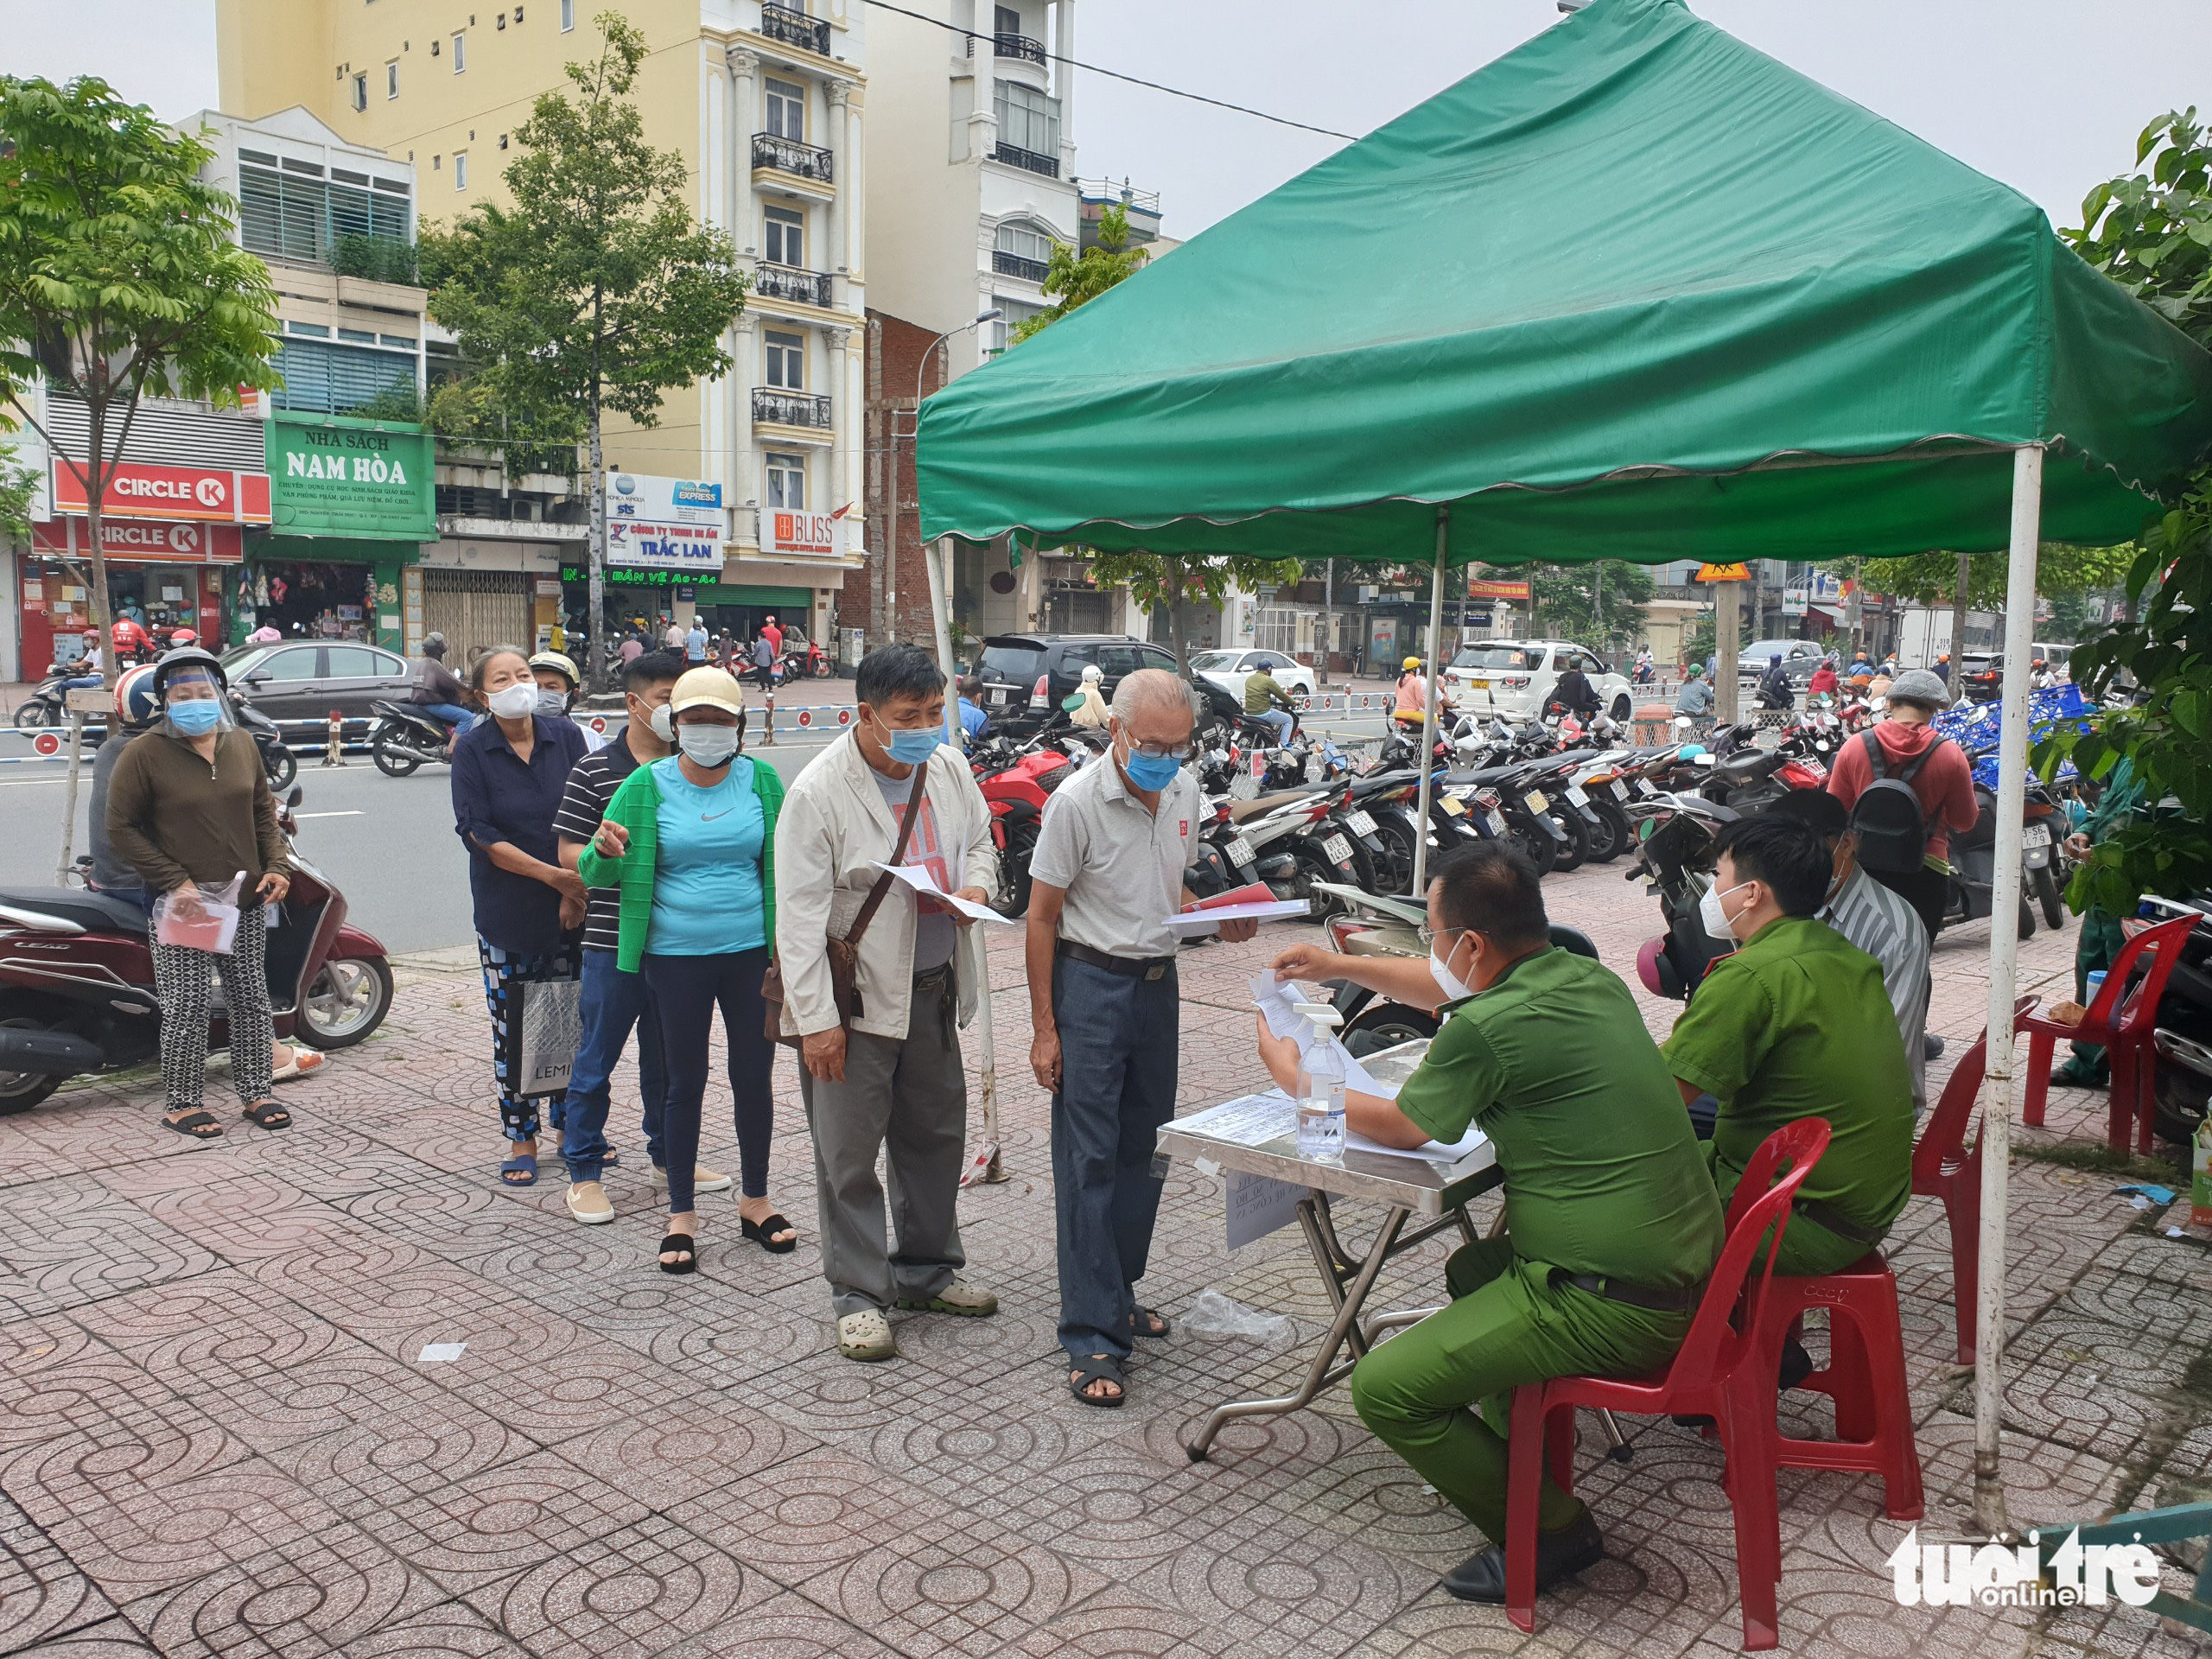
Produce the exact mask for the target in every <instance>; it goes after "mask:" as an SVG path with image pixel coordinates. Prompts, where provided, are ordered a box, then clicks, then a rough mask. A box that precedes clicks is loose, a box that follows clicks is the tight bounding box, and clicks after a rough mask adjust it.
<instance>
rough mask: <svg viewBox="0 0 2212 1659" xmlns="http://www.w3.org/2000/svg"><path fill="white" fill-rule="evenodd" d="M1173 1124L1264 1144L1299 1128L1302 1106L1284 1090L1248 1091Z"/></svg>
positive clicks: (1237, 1142) (1238, 1142) (1239, 1142)
mask: <svg viewBox="0 0 2212 1659" xmlns="http://www.w3.org/2000/svg"><path fill="white" fill-rule="evenodd" d="M1173 1127H1174V1128H1179V1129H1186V1130H1188V1131H1189V1132H1190V1133H1191V1134H1192V1135H1205V1136H1206V1137H1207V1138H1208V1139H1209V1140H1213V1141H1227V1142H1228V1143H1229V1144H1230V1145H1231V1146H1233V1147H1263V1146H1265V1145H1267V1143H1268V1141H1274V1140H1279V1139H1281V1137H1282V1136H1284V1135H1289V1134H1292V1133H1294V1131H1295V1130H1296V1129H1297V1128H1298V1109H1297V1108H1296V1107H1295V1106H1294V1105H1292V1104H1291V1101H1290V1096H1288V1095H1286V1094H1285V1093H1283V1092H1282V1090H1280V1089H1271V1090H1268V1092H1267V1093H1266V1094H1264V1095H1244V1096H1240V1097H1239V1098H1237V1099H1236V1100H1226V1101H1224V1102H1223V1103H1221V1104H1220V1105H1218V1106H1209V1107H1207V1108H1206V1109H1205V1110H1204V1111H1203V1112H1193V1113H1192V1114H1191V1116H1188V1117H1179V1118H1177V1119H1176V1120H1175V1122H1174V1124H1173Z"/></svg>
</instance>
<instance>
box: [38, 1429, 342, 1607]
mask: <svg viewBox="0 0 2212 1659" xmlns="http://www.w3.org/2000/svg"><path fill="white" fill-rule="evenodd" d="M45 1524H46V1526H47V1529H48V1533H49V1534H50V1535H52V1536H53V1538H54V1541H55V1542H56V1543H58V1544H60V1546H61V1547H62V1548H64V1549H66V1550H67V1552H68V1553H69V1558H70V1560H73V1561H74V1562H76V1563H77V1565H78V1566H79V1567H82V1568H83V1569H84V1570H85V1571H86V1573H89V1574H90V1575H91V1576H92V1580H93V1581H94V1582H95V1583H97V1584H98V1585H99V1586H100V1588H101V1589H102V1590H104V1591H105V1592H107V1594H108V1595H110V1596H111V1597H112V1598H114V1599H116V1600H117V1601H118V1602H124V1603H128V1602H131V1601H136V1600H137V1599H141V1598H144V1597H147V1596H156V1595H159V1594H160V1593H161V1592H166V1591H171V1590H175V1589H177V1588H179V1587H180V1586H183V1585H186V1584H189V1583H191V1582H192V1581H193V1580H196V1579H200V1578H203V1577H205V1576H206V1575H207V1574H208V1573H213V1572H215V1571H217V1570H218V1569H219V1568H221V1567H228V1566H232V1565H234V1564H236V1563H238V1562H240V1561H245V1560H251V1558H252V1557H254V1556H256V1555H258V1554H264V1553H265V1552H267V1551H270V1550H274V1549H286V1548H293V1547H296V1546H298V1545H300V1544H301V1543H302V1541H304V1540H306V1539H308V1538H310V1537H312V1536H313V1535H315V1534H317V1533H321V1532H324V1531H326V1530H328V1529H332V1528H334V1527H336V1526H339V1525H340V1521H339V1517H338V1516H337V1514H336V1513H335V1512H334V1510H331V1508H330V1507H329V1505H327V1504H326V1503H323V1502H322V1501H321V1499H319V1498H317V1497H315V1495H314V1494H313V1493H311V1492H309V1491H308V1490H307V1488H305V1487H304V1486H302V1485H300V1484H298V1483H296V1482H295V1481H293V1480H291V1479H290V1478H288V1477H287V1476H285V1475H284V1474H283V1472H282V1471H279V1470H277V1469H276V1468H274V1467H272V1466H270V1465H267V1464H264V1463H260V1462H257V1461H249V1462H246V1463H241V1464H234V1465H231V1466H230V1467H228V1468H226V1469H220V1470H218V1471H216V1472H214V1473H213V1474H209V1475H199V1476H195V1477H194V1478H192V1479H189V1480H183V1481H179V1482H177V1483H176V1484H174V1485H170V1486H165V1487H163V1488H162V1489H160V1490H159V1491H137V1492H129V1491H126V1492H124V1493H123V1494H120V1495H118V1497H115V1498H114V1499H112V1500H111V1501H109V1502H105V1503H102V1502H98V1501H92V1502H87V1503H84V1504H82V1505H80V1506H79V1507H78V1508H76V1509H74V1510H72V1511H71V1512H70V1513H69V1514H67V1515H66V1516H61V1517H60V1518H58V1519H56V1520H54V1521H52V1522H46V1523H45Z"/></svg>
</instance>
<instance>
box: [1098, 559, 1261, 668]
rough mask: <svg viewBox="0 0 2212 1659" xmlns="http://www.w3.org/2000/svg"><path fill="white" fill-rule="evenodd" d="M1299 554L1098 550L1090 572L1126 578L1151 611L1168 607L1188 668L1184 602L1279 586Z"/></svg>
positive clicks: (1108, 584)
mask: <svg viewBox="0 0 2212 1659" xmlns="http://www.w3.org/2000/svg"><path fill="white" fill-rule="evenodd" d="M1299 575H1300V568H1299V563H1298V561H1297V560H1296V559H1255V558H1249V557H1246V556H1243V555H1236V556H1229V557H1224V558H1180V557H1170V556H1167V555H1165V554H1160V553H1094V554H1092V555H1091V556H1090V577H1091V580H1092V581H1093V582H1096V583H1097V585H1098V586H1099V587H1101V588H1112V587H1117V586H1119V585H1121V584H1122V583H1124V582H1126V583H1128V589H1129V597H1130V598H1132V599H1134V600H1135V601H1136V602H1137V608H1138V609H1139V610H1141V611H1142V612H1143V613H1145V614H1146V615H1147V616H1152V615H1154V614H1156V613H1158V612H1159V611H1160V609H1162V608H1163V607H1165V608H1166V612H1167V624H1168V632H1169V636H1170V638H1171V639H1173V642H1174V647H1175V660H1176V662H1177V663H1178V664H1179V665H1180V666H1181V667H1182V668H1183V669H1184V670H1185V671H1188V670H1189V668H1190V666H1191V663H1190V652H1189V642H1188V641H1187V640H1185V639H1184V638H1183V616H1182V611H1181V608H1180V607H1182V606H1184V605H1197V604H1206V605H1211V606H1214V607H1219V606H1220V605H1221V604H1222V603H1223V602H1224V601H1225V600H1227V599H1228V597H1229V590H1230V587H1232V586H1235V587H1238V588H1245V589H1247V590H1249V589H1252V588H1268V587H1281V586H1284V585H1286V584H1287V583H1290V582H1296V581H1297V580H1298V578H1299Z"/></svg>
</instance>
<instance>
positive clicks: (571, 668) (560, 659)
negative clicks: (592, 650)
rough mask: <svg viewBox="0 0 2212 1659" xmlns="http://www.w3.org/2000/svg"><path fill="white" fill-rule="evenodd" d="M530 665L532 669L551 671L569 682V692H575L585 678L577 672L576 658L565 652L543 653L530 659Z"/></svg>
mask: <svg viewBox="0 0 2212 1659" xmlns="http://www.w3.org/2000/svg"><path fill="white" fill-rule="evenodd" d="M530 665H531V668H532V669H540V668H550V669H551V670H552V671H554V672H555V673H556V674H558V675H560V676H562V677H563V678H565V679H566V680H567V681H568V682H569V690H571V691H574V690H575V689H576V688H577V687H578V686H579V685H581V684H582V683H583V676H582V675H581V674H579V673H578V672H577V671H576V664H575V658H571V657H569V656H567V655H566V654H564V653H563V652H557V651H541V652H538V653H537V655H536V656H535V657H532V658H531V659H530Z"/></svg>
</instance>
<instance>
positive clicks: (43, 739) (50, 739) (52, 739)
mask: <svg viewBox="0 0 2212 1659" xmlns="http://www.w3.org/2000/svg"><path fill="white" fill-rule="evenodd" d="M31 747H33V748H35V749H36V750H37V751H38V752H39V753H41V754H59V753H61V740H60V738H58V737H56V736H55V735H54V734H53V733H52V732H41V733H40V734H38V735H37V736H36V737H35V738H33V739H31Z"/></svg>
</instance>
